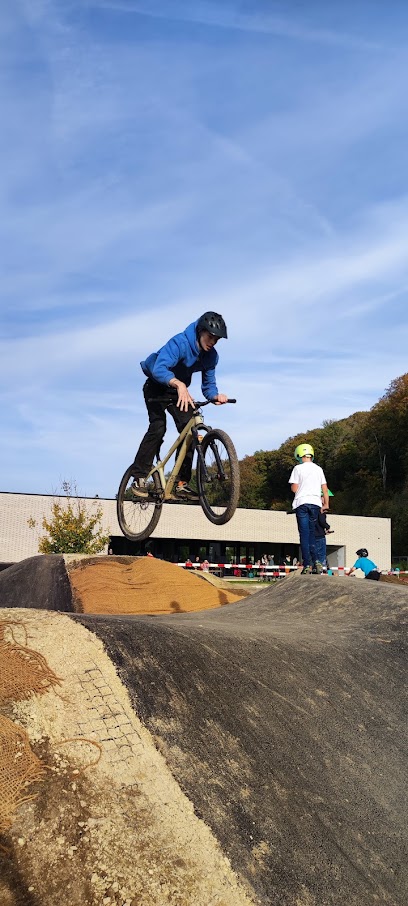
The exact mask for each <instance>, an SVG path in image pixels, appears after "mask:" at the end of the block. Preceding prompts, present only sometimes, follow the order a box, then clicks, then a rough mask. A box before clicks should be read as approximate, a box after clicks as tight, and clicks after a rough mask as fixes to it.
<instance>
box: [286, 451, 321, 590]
mask: <svg viewBox="0 0 408 906" xmlns="http://www.w3.org/2000/svg"><path fill="white" fill-rule="evenodd" d="M295 459H296V461H297V463H298V464H297V465H296V466H295V467H294V468H293V469H292V473H291V475H290V478H289V484H290V487H291V490H292V491H293V493H294V495H295V496H294V499H293V503H292V508H293V509H294V511H295V514H296V520H297V524H298V529H299V538H300V547H301V550H302V562H303V569H302V573H301V574H302V575H304V574H307V573H311V572H315V573H321V572H323V565H322V563H321V562H320V561H319V560H318V558H317V554H316V536H315V526H316V522H317V519H318V516H319V513H320V510H321V503H322V501H321V498H322V496H323V510H324V511H326V510H328V509H329V494H328V488H327V482H326V477H325V474H324V472H323V469H321V468H320V466H318V465H317V464H316V463H315V462H313V460H314V449H313V447H312V446H311V444H306V443H303V444H298V446H297V447H296V450H295Z"/></svg>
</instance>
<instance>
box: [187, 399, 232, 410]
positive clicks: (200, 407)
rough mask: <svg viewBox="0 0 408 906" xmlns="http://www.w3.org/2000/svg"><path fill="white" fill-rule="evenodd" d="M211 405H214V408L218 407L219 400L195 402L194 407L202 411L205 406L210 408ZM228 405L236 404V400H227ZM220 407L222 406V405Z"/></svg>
mask: <svg viewBox="0 0 408 906" xmlns="http://www.w3.org/2000/svg"><path fill="white" fill-rule="evenodd" d="M210 403H213V404H214V406H216V405H217V400H198V401H197V400H194V405H195V408H196V409H202V407H203V406H209V405H210ZM227 403H236V400H227ZM220 405H222V404H221V403H220Z"/></svg>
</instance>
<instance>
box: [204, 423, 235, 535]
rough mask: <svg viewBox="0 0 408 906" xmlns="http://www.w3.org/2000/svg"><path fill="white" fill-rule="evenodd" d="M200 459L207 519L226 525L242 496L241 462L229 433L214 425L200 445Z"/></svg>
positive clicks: (216, 523)
mask: <svg viewBox="0 0 408 906" xmlns="http://www.w3.org/2000/svg"><path fill="white" fill-rule="evenodd" d="M200 449H201V454H202V458H201V457H200V456H198V461H197V484H198V492H199V495H200V503H201V506H202V508H203V510H204V513H205V515H206V516H207V519H209V520H210V522H213V523H214V525H224V523H226V522H229V520H230V519H231V518H232V516H233V515H234V513H235V510H236V508H237V505H238V498H239V463H238V457H237V454H236V451H235V447H234V444H233V443H232V440H231V438H230V437H228V434H225V432H224V431H220V430H218V428H214V429H213V430H211V431H208V433H207V434H206V435H205V437H204V438H203V440H202V442H201V444H200Z"/></svg>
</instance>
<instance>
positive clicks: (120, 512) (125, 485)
mask: <svg viewBox="0 0 408 906" xmlns="http://www.w3.org/2000/svg"><path fill="white" fill-rule="evenodd" d="M153 477H154V479H155V485H156V488H157V490H160V488H159V487H158V484H159V477H158V475H156V473H154V475H153ZM133 479H134V465H131V466H129V468H128V469H126V472H125V474H124V476H123V478H122V481H121V483H120V485H119V491H118V496H117V500H116V512H117V516H118V522H119V525H120V527H121V529H122V532H123V534H124V536H125V538H127V539H128V541H143V539H144V538H149V536H150V535H151V534H152V531H153V529H155V528H156V525H157V523H158V521H159V519H160V514H161V502H160V501H158V500H156V499H154V498H152V499H149V498H147V499H143V498H140V499H138V498H137V497H135V496H134V494H132V491H131V490H130V486H131V484H132V481H133Z"/></svg>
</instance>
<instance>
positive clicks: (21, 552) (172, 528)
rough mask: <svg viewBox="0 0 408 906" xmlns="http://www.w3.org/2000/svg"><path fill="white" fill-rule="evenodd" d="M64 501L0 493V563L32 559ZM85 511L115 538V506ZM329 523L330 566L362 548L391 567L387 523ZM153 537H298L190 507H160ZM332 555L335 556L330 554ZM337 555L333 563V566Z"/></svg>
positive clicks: (292, 521) (268, 521) (290, 519)
mask: <svg viewBox="0 0 408 906" xmlns="http://www.w3.org/2000/svg"><path fill="white" fill-rule="evenodd" d="M65 499H66V498H65V497H56V496H46V495H40V494H10V493H4V492H2V493H0V562H3V563H4V562H7V563H15V562H17V561H18V560H24V559H25V558H26V557H33V556H35V554H38V542H39V538H40V537H41V535H43V534H44V530H43V528H42V524H41V523H42V519H43V517H44V516H45V517H46V518H50V516H51V508H52V504H53V502H54V501H55V500H58V501H60V502H62V501H64V500H65ZM86 502H87V505H88V507H89V509H90V510H91V509H92V508H93V507H95V506H96V505H98V506H100V507H101V509H102V513H103V517H102V525H103V529H104V531H105V532H106V533H107V534H109V535H111V536H121V535H122V533H121V531H120V528H119V525H118V521H117V518H116V501H115V500H103V499H99V498H98V499H97V500H96V501H93V500H92V499H88V500H87V501H86ZM29 519H34V520H35V521H36V523H37V524H36V527H35V528H30V527H29V525H28V520H29ZM329 522H330V526H331V528H332V529H334V534H332V535H329V536H328V539H327V541H328V545H330V548H331V550H332V551H333V553H332V554H331V555H330V562H331V565H338V566H345V567H350V566H352V565H353V563H354V561H355V559H356V557H355V551H356V550H357V548H359V547H366V548H367V549H368V551H369V553H370V557H371V558H372V559H373V560H374V561H375V562H376V563H377V564H378V566H379V568H380V569H389V568H390V566H391V521H390V519H378V518H371V517H369V516H338V515H336V514H335V513H330V516H329ZM152 537H153V538H165V539H171V538H175V539H182V538H190V539H198V540H203V541H205V540H207V541H214V542H216V541H231V542H234V541H236V542H242V543H245V542H247V543H252V544H255V543H265V544H291V545H292V544H294V545H298V543H299V535H298V530H297V524H296V518H295V516H294V515H287V514H286V513H282V512H274V511H272V510H244V509H240V510H237V511H236V513H235V515H234V516H233V518H232V519H231V521H230V522H228V523H227V525H220V526H217V525H213V524H212V523H211V522H209V521H208V519H206V517H205V516H204V513H203V512H202V510H201V507H200V506H195V505H192V504H187V505H186V504H184V505H183V504H167V505H164V506H163V513H162V515H161V518H160V521H159V524H158V526H157V527H156V529H155V531H154V532H153V534H152ZM336 551H337V552H338V553H337V555H336ZM336 556H337V564H336V563H335V562H334V561H335V559H336Z"/></svg>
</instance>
